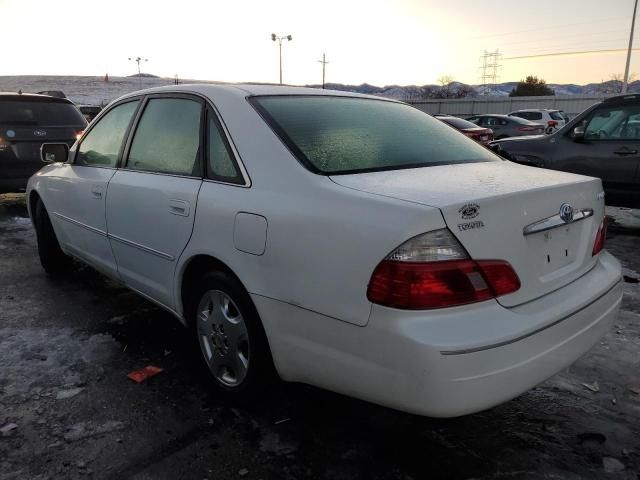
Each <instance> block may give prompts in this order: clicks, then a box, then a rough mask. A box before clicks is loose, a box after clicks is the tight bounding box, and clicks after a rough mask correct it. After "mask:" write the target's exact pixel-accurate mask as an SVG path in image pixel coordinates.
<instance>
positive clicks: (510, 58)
mask: <svg viewBox="0 0 640 480" xmlns="http://www.w3.org/2000/svg"><path fill="white" fill-rule="evenodd" d="M631 50H633V51H636V50H640V48H632V49H631ZM626 51H627V49H626V48H611V49H606V50H583V51H577V52H555V53H542V54H539V55H521V56H518V57H504V60H522V59H525V58H542V57H563V56H568V55H592V54H598V53H618V52H626Z"/></svg>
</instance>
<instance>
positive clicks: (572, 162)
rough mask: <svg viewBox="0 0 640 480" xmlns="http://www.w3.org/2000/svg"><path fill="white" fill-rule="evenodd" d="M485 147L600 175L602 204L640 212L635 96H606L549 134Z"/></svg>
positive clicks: (520, 159) (639, 120) (528, 161)
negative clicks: (602, 190) (603, 200)
mask: <svg viewBox="0 0 640 480" xmlns="http://www.w3.org/2000/svg"><path fill="white" fill-rule="evenodd" d="M490 146H491V148H493V149H494V150H495V151H496V152H498V153H499V154H500V155H502V156H503V157H505V158H506V159H508V160H512V161H514V162H517V163H521V164H524V165H531V166H535V167H543V168H549V169H552V170H562V171H565V172H572V173H580V174H583V175H589V176H592V177H599V178H601V179H602V183H603V185H604V190H605V194H606V197H605V198H606V203H607V205H615V206H619V207H631V208H640V153H639V152H640V95H637V94H636V95H621V96H617V97H611V98H608V99H606V100H604V101H603V102H601V103H597V104H595V105H593V106H592V107H590V108H588V109H587V110H585V111H584V112H583V113H581V114H580V115H578V116H577V117H576V118H574V119H573V120H572V121H570V122H569V123H567V124H566V125H565V126H564V127H562V128H561V129H560V130H558V131H557V132H555V133H553V134H551V135H546V136H544V137H530V138H527V137H520V138H509V139H505V140H499V141H496V142H493V143H492V144H491V145H490Z"/></svg>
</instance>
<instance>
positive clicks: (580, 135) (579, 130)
mask: <svg viewBox="0 0 640 480" xmlns="http://www.w3.org/2000/svg"><path fill="white" fill-rule="evenodd" d="M571 136H572V137H573V139H574V140H584V127H576V128H574V129H573V132H572V134H571Z"/></svg>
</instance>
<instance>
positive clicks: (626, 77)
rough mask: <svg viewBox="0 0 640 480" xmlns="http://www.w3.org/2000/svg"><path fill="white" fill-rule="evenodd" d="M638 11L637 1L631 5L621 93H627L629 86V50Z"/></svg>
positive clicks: (631, 44)
mask: <svg viewBox="0 0 640 480" xmlns="http://www.w3.org/2000/svg"><path fill="white" fill-rule="evenodd" d="M637 9H638V0H636V1H635V3H634V5H633V18H632V19H631V33H630V34H629V49H628V50H627V65H626V66H625V67H624V81H623V83H622V93H623V94H625V93H627V87H628V86H629V65H630V64H631V49H632V48H633V30H634V29H635V26H636V10H637Z"/></svg>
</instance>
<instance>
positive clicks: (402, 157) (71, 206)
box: [27, 85, 622, 416]
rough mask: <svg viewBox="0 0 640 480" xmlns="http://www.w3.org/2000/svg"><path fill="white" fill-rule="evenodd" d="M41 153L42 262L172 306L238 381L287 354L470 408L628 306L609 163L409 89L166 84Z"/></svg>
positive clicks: (222, 377)
mask: <svg viewBox="0 0 640 480" xmlns="http://www.w3.org/2000/svg"><path fill="white" fill-rule="evenodd" d="M42 154H43V159H44V160H46V161H48V162H53V163H51V164H50V165H48V166H45V167H44V168H43V169H42V170H41V171H39V172H38V173H37V174H36V175H34V176H33V177H32V178H31V180H30V181H29V186H28V193H27V198H28V205H29V210H30V214H31V217H32V219H33V221H34V225H35V228H36V232H37V239H38V250H39V254H40V258H41V262H42V265H43V266H44V268H45V270H47V271H48V272H51V273H56V272H60V271H65V270H66V269H67V268H68V261H69V257H68V255H70V256H73V257H76V258H78V259H80V260H81V261H83V262H86V263H88V264H89V265H92V266H93V267H95V268H96V269H98V270H99V271H101V272H103V273H105V274H106V275H108V276H109V277H111V278H113V279H115V280H117V281H120V282H122V283H123V284H125V285H127V286H128V287H129V288H131V289H132V290H134V291H136V292H139V293H140V294H141V295H143V296H144V297H146V298H148V299H150V300H151V301H153V302H155V303H157V304H158V305H161V306H162V307H164V308H165V309H167V310H168V311H170V312H172V313H173V314H174V315H175V316H176V317H177V318H178V319H179V320H180V321H181V322H183V323H184V324H185V325H187V326H189V327H191V328H192V329H193V332H194V333H193V335H194V339H195V338H197V340H198V343H199V346H200V349H201V351H202V356H203V359H204V361H205V362H206V363H207V365H208V367H209V370H210V372H211V377H212V379H213V384H214V385H215V386H216V387H217V389H218V390H219V391H220V392H222V393H223V394H226V395H228V396H230V397H243V396H244V397H251V396H254V395H255V394H256V392H258V391H259V389H260V388H262V387H263V386H264V385H265V383H266V382H267V381H268V380H269V379H270V378H271V375H270V373H271V372H273V371H274V370H275V372H277V374H278V375H279V376H280V377H281V378H282V379H284V380H287V381H296V382H304V383H309V384H313V385H316V386H319V387H323V388H326V389H330V390H334V391H336V392H340V393H343V394H346V395H351V396H354V397H357V398H361V399H365V400H368V401H372V402H375V403H378V404H382V405H385V406H389V407H393V408H396V409H400V410H405V411H409V412H414V413H418V414H423V415H430V416H457V415H463V414H467V413H471V412H475V411H478V410H482V409H486V408H489V407H492V406H494V405H496V404H499V403H501V402H504V401H506V400H508V399H511V398H513V397H515V396H517V395H519V394H521V393H523V392H525V391H526V390H528V389H530V388H531V387H533V386H534V385H536V384H538V383H540V382H542V381H543V380H545V379H546V378H548V377H549V376H551V375H553V374H555V373H556V372H558V371H559V370H561V369H563V368H565V367H566V366H568V365H569V364H571V363H572V362H573V361H575V360H576V359H577V358H578V357H579V356H580V355H582V354H583V353H585V352H586V351H587V350H589V348H591V346H592V345H594V344H595V343H597V342H598V340H599V339H600V338H601V337H602V336H603V335H604V334H605V333H606V332H607V330H608V329H609V326H610V324H611V323H612V321H613V319H614V318H615V316H616V312H617V309H618V306H619V305H620V301H621V296H622V283H621V269H620V264H619V263H618V261H617V260H616V259H615V258H614V257H613V256H611V255H610V254H609V253H608V252H607V251H606V250H604V249H603V246H604V240H605V223H604V202H603V195H602V185H601V183H600V180H598V179H595V178H590V177H583V176H578V175H573V174H569V173H564V172H555V171H550V170H543V169H537V168H530V167H525V166H520V165H517V164H513V163H510V162H507V161H503V160H502V159H501V158H500V157H498V156H496V155H494V154H493V153H492V152H490V151H489V150H488V149H486V148H484V147H482V146H480V145H478V144H477V143H475V142H474V141H473V140H470V139H468V138H466V137H465V136H464V135H462V134H461V133H459V132H457V131H455V130H454V129H452V128H450V127H449V126H447V125H444V124H442V123H441V122H439V121H438V120H436V119H434V118H432V117H430V116H429V115H427V114H425V113H422V112H420V111H418V110H416V109H414V108H412V107H410V106H408V105H405V104H403V103H400V102H396V101H392V100H387V99H381V98H377V97H369V96H363V95H357V94H351V93H345V92H332V91H328V90H316V89H303V88H291V87H274V86H253V85H239V86H231V85H225V86H220V85H216V86H213V85H211V86H210V85H181V86H176V87H165V88H156V89H150V90H145V91H140V92H135V93H133V94H130V95H127V96H125V97H122V98H120V99H119V100H117V101H115V102H113V103H112V104H111V105H110V106H109V107H107V108H106V109H105V110H104V111H103V112H101V113H100V115H99V116H98V117H97V118H96V119H95V120H94V121H93V122H92V123H91V125H89V127H88V128H87V130H86V131H85V132H84V134H83V136H82V138H80V140H79V141H78V142H77V143H76V144H75V145H74V146H73V148H71V150H70V151H69V152H67V147H66V146H65V145H55V144H49V145H47V144H45V145H44V146H43V148H42ZM67 154H68V156H67Z"/></svg>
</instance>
